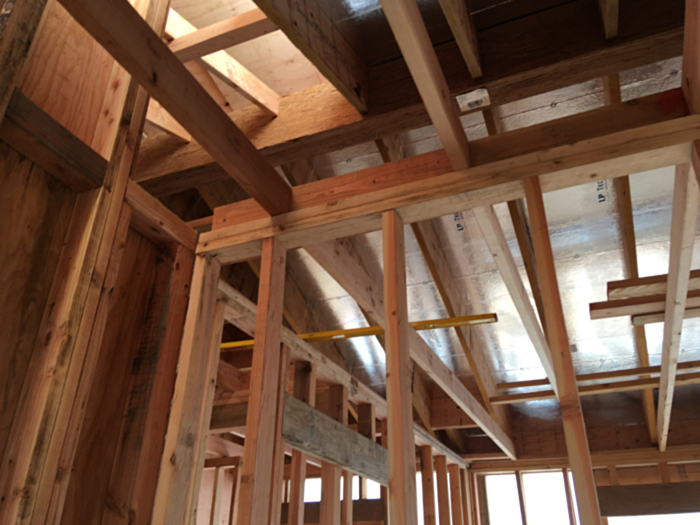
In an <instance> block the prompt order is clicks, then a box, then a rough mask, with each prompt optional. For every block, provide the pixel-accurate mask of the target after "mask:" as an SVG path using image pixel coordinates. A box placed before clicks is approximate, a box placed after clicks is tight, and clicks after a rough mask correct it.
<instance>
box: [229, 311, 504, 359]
mask: <svg viewBox="0 0 700 525" xmlns="http://www.w3.org/2000/svg"><path fill="white" fill-rule="evenodd" d="M496 322H498V316H497V315H496V314H480V315H465V316H463V317H448V318H445V319H432V320H429V321H416V322H415V323H411V326H412V327H413V328H415V329H416V330H435V329H438V328H454V327H457V326H471V325H476V324H487V323H496ZM383 333H384V328H382V327H381V326H369V327H367V328H350V329H347V330H331V331H328V332H312V333H308V334H299V335H298V337H300V338H301V339H303V340H304V341H307V342H318V341H332V340H336V339H350V338H351V337H368V336H372V335H381V334H383ZM254 343H255V340H254V339H249V340H247V341H234V342H233V343H223V344H222V345H221V351H222V352H231V351H234V350H248V349H251V348H253V344H254Z"/></svg>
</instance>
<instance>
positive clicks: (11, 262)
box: [0, 142, 75, 454]
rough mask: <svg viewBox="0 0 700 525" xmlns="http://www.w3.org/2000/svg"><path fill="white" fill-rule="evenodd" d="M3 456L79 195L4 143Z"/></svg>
mask: <svg viewBox="0 0 700 525" xmlns="http://www.w3.org/2000/svg"><path fill="white" fill-rule="evenodd" d="M0 188H2V191H0V239H2V242H0V266H1V267H2V269H3V271H2V273H1V274H0V289H1V290H2V291H3V299H2V301H0V317H1V318H2V320H3V321H2V324H3V326H2V331H1V333H2V337H0V454H1V453H4V450H5V445H6V442H7V438H8V435H9V432H10V428H11V425H12V419H13V417H14V415H15V409H16V408H17V403H18V399H19V396H20V393H21V390H22V384H23V383H24V378H25V375H26V372H27V367H28V365H29V359H30V357H31V354H32V351H33V349H34V344H35V342H36V337H37V333H38V330H39V325H40V323H41V319H42V316H43V314H44V309H45V306H46V301H47V299H48V295H49V290H50V289H51V285H52V283H53V278H54V274H55V271H56V265H57V263H58V258H59V256H60V253H61V248H62V247H63V240H64V238H65V235H66V232H67V230H68V225H69V223H70V219H71V213H72V211H73V205H74V203H75V194H74V193H73V192H72V191H71V190H69V189H68V188H66V186H64V185H63V184H62V183H61V182H59V181H58V180H57V179H55V178H54V177H52V176H51V175H49V174H48V173H46V172H45V171H44V170H42V169H41V168H39V167H38V166H35V165H34V164H33V163H32V162H31V161H29V160H27V159H26V158H24V157H23V156H22V155H20V154H19V153H18V152H16V151H15V150H14V149H12V148H10V147H9V146H8V145H7V144H5V143H2V142H0Z"/></svg>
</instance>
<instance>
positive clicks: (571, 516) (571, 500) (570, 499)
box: [561, 468, 576, 525]
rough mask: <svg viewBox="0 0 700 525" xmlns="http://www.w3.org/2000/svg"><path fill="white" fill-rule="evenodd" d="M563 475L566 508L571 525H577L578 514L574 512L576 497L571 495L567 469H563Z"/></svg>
mask: <svg viewBox="0 0 700 525" xmlns="http://www.w3.org/2000/svg"><path fill="white" fill-rule="evenodd" d="M561 473H562V475H563V476H564V490H565V491H566V507H567V510H568V511H569V525H576V512H575V511H574V495H573V494H572V493H571V484H570V483H569V473H568V472H567V470H566V469H565V468H563V469H561Z"/></svg>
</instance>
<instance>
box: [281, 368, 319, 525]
mask: <svg viewBox="0 0 700 525" xmlns="http://www.w3.org/2000/svg"><path fill="white" fill-rule="evenodd" d="M294 397H296V398H297V399H301V400H302V401H304V402H305V403H307V404H309V405H311V406H316V368H315V367H314V366H313V365H312V364H311V363H308V362H305V361H298V362H296V363H294ZM306 462H307V456H306V454H304V453H303V452H300V451H299V450H294V451H293V452H292V469H291V470H292V476H291V479H290V483H291V491H290V496H289V511H288V513H287V525H303V524H304V485H305V483H306Z"/></svg>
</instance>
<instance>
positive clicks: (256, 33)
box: [168, 9, 277, 62]
mask: <svg viewBox="0 0 700 525" xmlns="http://www.w3.org/2000/svg"><path fill="white" fill-rule="evenodd" d="M273 31H277V26H276V25H275V24H274V22H272V20H270V19H269V18H267V16H265V13H263V12H262V11H261V10H260V9H251V10H250V11H246V12H245V13H241V14H239V15H236V16H232V17H231V18H227V19H225V20H222V21H221V22H216V23H214V24H211V25H209V26H206V27H204V28H202V29H199V30H197V31H194V32H192V33H189V34H186V35H182V36H178V37H177V38H175V39H174V40H173V41H172V42H170V44H169V45H168V47H169V48H170V50H171V51H172V52H173V53H175V56H176V57H177V58H179V59H180V60H181V61H182V62H189V61H190V60H195V59H197V58H201V57H203V56H206V55H210V54H212V53H215V52H217V51H221V50H224V49H228V48H229V47H233V46H237V45H238V44H243V43H244V42H249V41H250V40H253V39H255V38H259V37H261V36H263V35H267V34H268V33H272V32H273Z"/></svg>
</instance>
